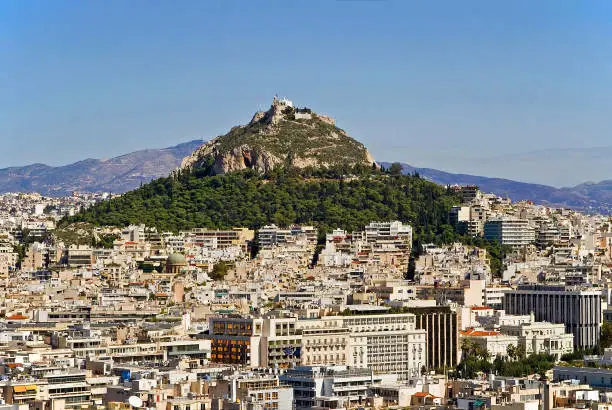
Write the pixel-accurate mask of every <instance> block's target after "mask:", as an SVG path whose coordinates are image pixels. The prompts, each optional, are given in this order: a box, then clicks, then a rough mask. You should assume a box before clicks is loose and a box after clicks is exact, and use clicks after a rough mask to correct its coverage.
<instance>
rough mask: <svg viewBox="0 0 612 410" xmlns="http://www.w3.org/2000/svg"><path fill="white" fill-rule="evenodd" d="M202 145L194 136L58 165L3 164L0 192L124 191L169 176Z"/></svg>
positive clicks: (65, 193) (59, 194) (50, 193)
mask: <svg viewBox="0 0 612 410" xmlns="http://www.w3.org/2000/svg"><path fill="white" fill-rule="evenodd" d="M200 145H202V140H194V141H190V142H186V143H183V144H179V145H176V146H173V147H169V148H163V149H145V150H141V151H136V152H132V153H130V154H126V155H121V156H119V157H115V158H111V159H107V160H103V159H85V160H83V161H79V162H75V163H73V164H69V165H65V166H59V167H52V166H49V165H44V164H33V165H29V166H24V167H11V168H4V169H0V193H3V192H38V193H40V194H42V195H49V196H64V195H70V194H71V193H72V192H73V191H84V192H109V191H111V192H116V193H123V192H127V191H130V190H132V189H135V188H137V187H139V186H140V185H141V184H142V183H146V182H149V181H151V180H153V179H155V178H159V177H162V176H167V175H168V174H169V173H170V172H172V170H173V169H175V168H177V167H178V166H179V165H180V163H181V161H182V159H183V158H184V157H185V156H187V155H189V154H191V153H192V152H193V150H194V149H196V148H197V147H198V146H200Z"/></svg>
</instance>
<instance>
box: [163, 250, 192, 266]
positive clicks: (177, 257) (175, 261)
mask: <svg viewBox="0 0 612 410" xmlns="http://www.w3.org/2000/svg"><path fill="white" fill-rule="evenodd" d="M166 265H173V266H185V265H187V259H185V256H183V255H181V254H180V253H173V254H172V255H170V256H168V259H166Z"/></svg>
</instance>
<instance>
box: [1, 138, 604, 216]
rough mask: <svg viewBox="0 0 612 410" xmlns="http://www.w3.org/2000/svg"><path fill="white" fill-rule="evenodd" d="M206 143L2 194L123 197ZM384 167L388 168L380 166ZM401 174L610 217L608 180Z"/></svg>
mask: <svg viewBox="0 0 612 410" xmlns="http://www.w3.org/2000/svg"><path fill="white" fill-rule="evenodd" d="M204 143H205V141H203V140H194V141H190V142H186V143H182V144H179V145H176V146H173V147H169V148H163V149H145V150H141V151H136V152H132V153H129V154H125V155H121V156H118V157H115V158H111V159H107V160H99V159H91V158H90V159H85V160H82V161H78V162H75V163H73V164H69V165H65V166H59V167H52V166H49V165H45V164H32V165H27V166H23V167H10V168H4V169H0V192H39V193H41V194H43V195H52V196H61V195H70V194H71V193H72V192H73V191H86V192H107V191H112V192H116V193H123V192H127V191H130V190H133V189H135V188H138V187H139V186H140V185H141V183H146V182H149V181H151V180H153V179H156V178H159V177H165V176H168V174H170V172H172V170H174V169H176V168H177V167H179V166H180V165H181V162H182V161H183V159H184V158H186V157H189V156H191V155H192V154H193V153H194V152H195V151H196V150H197V149H198V148H199V147H201V146H203V145H204ZM380 164H381V165H382V166H384V167H388V166H390V165H391V164H390V163H388V162H381V163H380ZM402 166H403V169H404V172H405V173H414V172H418V173H419V174H420V175H421V176H422V177H423V178H425V179H428V180H430V181H433V182H436V183H438V184H442V185H448V184H461V185H468V184H473V185H478V186H479V187H480V188H481V189H482V190H483V191H485V192H492V193H495V194H497V195H500V196H509V197H510V198H512V199H513V200H515V201H519V200H530V201H533V202H535V203H539V204H546V205H550V206H556V207H567V208H572V209H577V210H581V211H586V212H602V213H610V214H612V180H606V181H601V182H599V183H592V182H588V183H583V184H579V185H576V186H574V187H567V188H555V187H552V186H548V185H543V184H532V183H527V182H519V181H513V180H510V179H504V178H491V177H484V176H476V175H470V174H454V173H450V172H444V171H440V170H437V169H432V168H417V167H413V166H411V165H409V164H405V163H404V164H402Z"/></svg>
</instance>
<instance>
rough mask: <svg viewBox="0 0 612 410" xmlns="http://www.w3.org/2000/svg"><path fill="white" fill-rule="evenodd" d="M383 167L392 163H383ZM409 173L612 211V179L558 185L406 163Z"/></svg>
mask: <svg viewBox="0 0 612 410" xmlns="http://www.w3.org/2000/svg"><path fill="white" fill-rule="evenodd" d="M381 165H382V166H383V167H389V166H390V165H391V164H390V163H386V162H382V163H381ZM401 165H402V170H403V172H404V173H406V174H413V173H415V172H416V173H418V174H419V175H420V176H421V177H422V178H425V179H427V180H429V181H432V182H435V183H437V184H442V185H454V184H458V185H478V186H479V187H480V189H481V190H482V191H483V192H491V193H494V194H496V195H499V196H508V197H510V198H511V199H512V200H513V201H523V200H527V201H533V202H535V203H538V204H542V205H548V206H552V207H560V208H571V209H575V210H578V211H583V212H589V213H593V212H599V213H603V214H611V213H612V181H602V182H599V183H585V184H580V185H577V186H575V187H568V188H555V187H552V186H548V185H541V184H530V183H526V182H518V181H512V180H509V179H503V178H489V177H483V176H476V175H468V174H453V173H449V172H444V171H439V170H437V169H432V168H417V167H413V166H412V165H409V164H405V163H402V164H401Z"/></svg>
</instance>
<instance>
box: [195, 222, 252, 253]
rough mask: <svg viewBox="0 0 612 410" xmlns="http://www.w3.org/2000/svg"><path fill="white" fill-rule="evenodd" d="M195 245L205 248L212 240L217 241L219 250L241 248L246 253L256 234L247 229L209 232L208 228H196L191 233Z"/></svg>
mask: <svg viewBox="0 0 612 410" xmlns="http://www.w3.org/2000/svg"><path fill="white" fill-rule="evenodd" d="M190 236H191V239H192V241H193V243H195V244H196V245H198V246H200V247H201V246H204V245H205V244H206V243H210V239H211V238H214V239H215V240H216V245H217V248H218V249H226V248H230V247H234V246H237V247H240V248H242V250H243V251H244V252H246V251H247V249H248V244H249V243H250V242H251V241H253V239H254V238H255V232H254V231H253V230H251V229H247V228H233V229H229V230H209V229H206V228H194V229H193V230H192V231H191V232H190Z"/></svg>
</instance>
